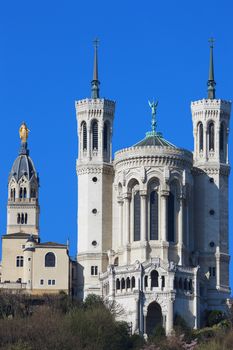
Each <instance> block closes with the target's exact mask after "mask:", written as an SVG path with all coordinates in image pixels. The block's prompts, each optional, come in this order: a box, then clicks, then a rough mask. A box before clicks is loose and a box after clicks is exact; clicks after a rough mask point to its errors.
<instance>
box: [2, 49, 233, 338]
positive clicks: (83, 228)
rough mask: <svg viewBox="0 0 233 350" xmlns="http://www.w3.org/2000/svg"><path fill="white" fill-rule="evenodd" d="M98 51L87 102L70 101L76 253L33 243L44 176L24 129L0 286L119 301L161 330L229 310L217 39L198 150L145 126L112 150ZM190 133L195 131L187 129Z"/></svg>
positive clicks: (148, 327) (200, 107)
mask: <svg viewBox="0 0 233 350" xmlns="http://www.w3.org/2000/svg"><path fill="white" fill-rule="evenodd" d="M97 56H98V48H97V45H96V46H95V55H94V71H93V80H92V82H91V98H85V99H82V100H79V101H76V103H75V107H76V116H77V124H78V158H77V163H76V172H77V177H78V215H77V217H78V230H77V231H78V254H77V261H76V262H74V261H71V259H70V257H69V249H68V246H67V245H66V244H60V243H56V242H41V241H40V238H39V213H40V209H39V178H38V175H37V173H36V170H35V167H34V164H33V161H32V159H31V158H30V156H29V149H28V143H27V138H28V128H27V125H26V124H25V123H23V124H22V125H21V127H20V139H21V144H20V150H19V155H18V156H17V158H16V160H15V162H14V164H13V166H12V169H11V171H10V175H9V178H8V204H7V229H6V234H4V235H3V236H2V262H1V267H0V272H1V283H0V289H1V288H5V289H6V290H8V289H13V290H17V289H20V290H23V291H25V292H28V293H31V294H43V293H58V292H59V291H61V290H63V291H65V292H66V293H70V294H71V293H72V295H73V296H74V297H76V298H78V299H80V300H82V299H85V298H86V296H87V295H89V294H93V293H94V294H97V295H99V296H102V297H103V298H104V299H105V300H108V301H110V302H114V304H115V305H118V306H119V307H120V308H121V310H122V312H121V313H120V314H119V315H118V318H119V319H122V320H124V321H127V322H128V323H129V324H130V325H131V327H132V331H133V332H138V333H141V334H150V333H151V332H152V331H153V329H154V328H155V326H156V325H159V324H160V325H162V326H163V327H164V328H165V330H166V333H167V334H170V333H171V331H172V329H173V324H174V318H175V315H177V314H178V315H180V316H182V317H183V318H184V319H185V320H186V322H187V323H188V324H189V326H190V327H192V328H199V327H201V326H202V324H203V317H204V312H205V311H206V310H215V309H217V310H222V311H226V310H227V304H226V301H227V299H228V298H229V296H230V287H229V260H230V257H229V238H228V180H229V173H230V165H229V161H228V134H229V122H230V111H231V102H229V101H226V100H221V99H218V98H216V96H215V85H216V83H215V79H214V65H213V44H212V43H211V45H210V65H209V79H208V83H207V86H208V89H207V97H205V98H203V99H202V100H198V101H194V102H192V103H191V114H192V121H193V137H194V151H193V152H190V151H188V150H186V149H182V148H178V147H176V146H175V145H173V144H172V143H171V142H169V141H167V140H166V139H165V138H164V137H163V135H162V133H160V132H158V131H157V123H156V112H157V104H158V103H157V102H155V101H153V102H150V103H149V104H150V108H151V114H152V127H151V130H150V131H148V132H147V133H146V135H145V137H144V138H143V139H142V140H139V141H138V142H137V143H136V144H135V145H132V146H131V147H129V148H124V149H122V150H119V151H118V152H116V153H115V155H113V154H112V133H113V122H114V114H115V102H114V101H111V100H108V99H105V98H101V97H100V89H99V85H100V82H99V78H98V57H97ZM190 136H191V135H190Z"/></svg>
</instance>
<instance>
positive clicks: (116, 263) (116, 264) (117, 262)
mask: <svg viewBox="0 0 233 350" xmlns="http://www.w3.org/2000/svg"><path fill="white" fill-rule="evenodd" d="M118 265H119V258H118V257H117V258H115V260H114V266H118Z"/></svg>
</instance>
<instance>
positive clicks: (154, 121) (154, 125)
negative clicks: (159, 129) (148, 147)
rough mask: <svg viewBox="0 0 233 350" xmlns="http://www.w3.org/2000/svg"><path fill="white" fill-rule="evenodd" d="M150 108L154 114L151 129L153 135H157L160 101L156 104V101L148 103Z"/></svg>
mask: <svg viewBox="0 0 233 350" xmlns="http://www.w3.org/2000/svg"><path fill="white" fill-rule="evenodd" d="M148 103H149V106H150V108H151V114H152V121H151V129H152V133H153V134H155V133H156V126H157V122H156V109H157V106H158V101H157V102H155V101H154V100H153V101H152V102H150V101H148Z"/></svg>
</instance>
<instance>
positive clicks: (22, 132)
mask: <svg viewBox="0 0 233 350" xmlns="http://www.w3.org/2000/svg"><path fill="white" fill-rule="evenodd" d="M29 132H30V130H29V129H28V127H27V125H26V123H25V122H23V123H22V124H21V126H20V128H19V137H20V139H21V142H22V143H26V142H27V139H28V134H29Z"/></svg>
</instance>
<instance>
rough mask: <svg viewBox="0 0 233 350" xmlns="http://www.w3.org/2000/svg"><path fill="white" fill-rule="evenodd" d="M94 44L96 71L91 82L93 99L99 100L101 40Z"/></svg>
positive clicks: (96, 40)
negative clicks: (99, 50) (99, 53)
mask: <svg viewBox="0 0 233 350" xmlns="http://www.w3.org/2000/svg"><path fill="white" fill-rule="evenodd" d="M93 44H94V50H95V53H94V69H93V80H92V82H91V97H92V98H99V85H100V82H99V80H98V46H99V40H98V39H97V38H96V39H95V40H94V41H93Z"/></svg>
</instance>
